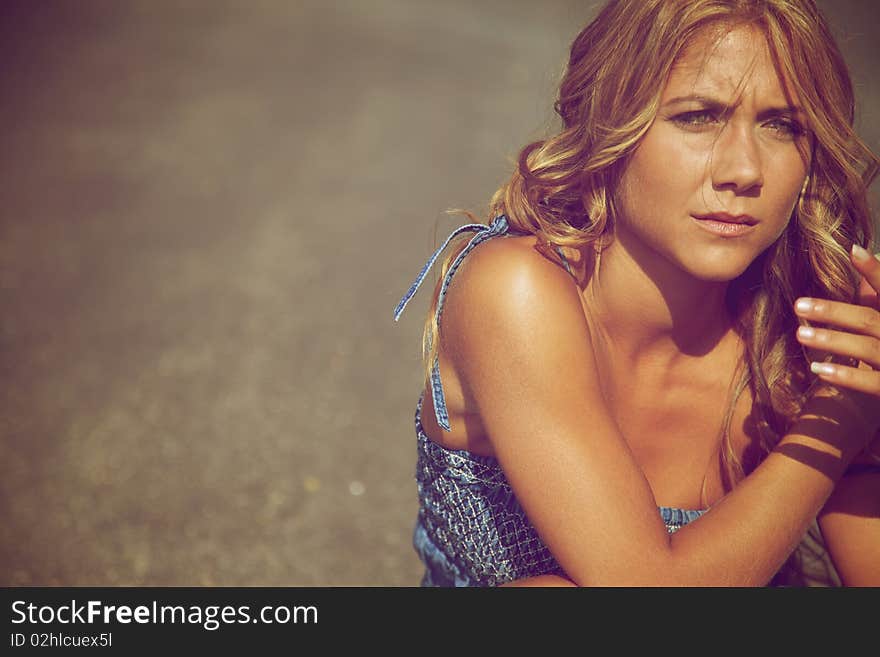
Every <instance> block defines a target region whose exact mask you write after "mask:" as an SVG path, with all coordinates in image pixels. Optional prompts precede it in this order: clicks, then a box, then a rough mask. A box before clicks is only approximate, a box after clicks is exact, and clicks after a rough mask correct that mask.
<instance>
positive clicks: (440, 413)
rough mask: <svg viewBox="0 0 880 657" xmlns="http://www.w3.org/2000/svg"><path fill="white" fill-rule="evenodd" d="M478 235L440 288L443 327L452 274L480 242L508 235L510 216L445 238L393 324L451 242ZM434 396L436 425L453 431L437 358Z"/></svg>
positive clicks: (398, 309) (467, 226)
mask: <svg viewBox="0 0 880 657" xmlns="http://www.w3.org/2000/svg"><path fill="white" fill-rule="evenodd" d="M469 231H470V232H475V233H476V235H474V236H473V237H472V238H471V240H470V242H468V244H467V246H465V248H464V249H462V251H461V253H459V254H458V255H457V256H456V257H455V260H453V261H452V264H451V265H450V267H449V271H448V272H447V273H446V277H445V278H444V279H443V284H442V285H441V286H440V293H439V295H438V297H437V311H436V317H437V327H438V329H439V327H440V317H441V315H442V313H443V302H444V300H445V297H446V290H447V288H448V287H449V283H450V281H451V280H452V276H453V274H455V271H456V270H457V269H458V267H459V265H460V264H461V261H462V260H463V259H464V257H465V256H466V255H467V254H468V253H470V251H472V250H473V249H474V247H475V246H477V245H478V244H479V243H480V242H485V241H486V240H487V239H489V238H491V237H494V236H495V235H502V234H504V233H506V232H508V223H507V217H506V216H504V215H503V214H502V215H499V216H497V217H495V219H493V220H492V223H491V224H489V225H488V226H487V225H485V224H465V225H464V226H460V227H459V228H456V229H455V230H454V231H453V232H452V234H451V235H450V236H449V237H447V238H446V241H445V242H443V244H442V245H441V246H440V248H439V249H437V250H436V251H435V252H434V255H432V256H431V258H430V259H429V260H428V262H427V263H425V266H424V267H422V271H421V272H419V275H418V276H416V280H415V281H413V284H412V285H411V286H410V288H409V290H408V291H407V293H406V294H405V295H403V298H402V299H401V300H400V302H399V303H398V304H397V307H396V308H395V309H394V321H395V322H396V321H398V320H399V319H400V316H401V315H402V314H403V310H404V309H405V308H406V305H407V304H408V303H409V302H410V299H412V298H413V296H415V293H416V292H418V289H419V287H420V286H421V285H422V283H423V282H424V280H425V277H426V276H427V275H428V271H430V269H431V267H432V266H433V265H434V262H436V260H437V258H439V257H440V254H441V253H443V251H444V250H445V249H446V247H447V246H449V243H450V242H451V241H452V240H453V239H454V238H455V237H457V236H458V235H460V234H461V233H465V232H469ZM431 393H432V396H433V400H434V415H435V417H436V418H437V424H439V425H440V427H442V428H443V429H444V430H445V431H451V427H450V425H449V414H448V412H447V409H446V398H445V396H444V394H443V385H442V384H441V382H440V359H439V358H438V357H437V356H435V357H434V364H433V366H432V368H431Z"/></svg>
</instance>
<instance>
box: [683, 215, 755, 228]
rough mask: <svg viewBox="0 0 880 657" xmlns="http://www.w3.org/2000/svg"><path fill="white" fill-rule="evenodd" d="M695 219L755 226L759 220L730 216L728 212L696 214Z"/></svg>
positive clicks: (744, 216) (749, 216)
mask: <svg viewBox="0 0 880 657" xmlns="http://www.w3.org/2000/svg"><path fill="white" fill-rule="evenodd" d="M694 218H695V219H699V220H701V221H718V222H721V223H725V224H744V225H746V226H754V225H755V224H756V223H758V220H757V219H755V218H754V217H752V216H751V215H748V214H729V213H727V212H713V213H712V214H695V215H694Z"/></svg>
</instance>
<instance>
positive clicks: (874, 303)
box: [858, 276, 880, 308]
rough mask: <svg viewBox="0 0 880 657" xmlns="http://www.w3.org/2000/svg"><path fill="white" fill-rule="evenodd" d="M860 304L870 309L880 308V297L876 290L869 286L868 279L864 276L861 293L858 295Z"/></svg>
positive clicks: (860, 287) (861, 281)
mask: <svg viewBox="0 0 880 657" xmlns="http://www.w3.org/2000/svg"><path fill="white" fill-rule="evenodd" d="M858 299H859V303H860V304H861V305H863V306H868V307H870V308H880V301H878V299H880V295H878V294H877V293H876V292H874V289H873V288H872V287H871V286H870V285H869V284H868V279H866V278H865V277H864V276H862V280H860V281H859V293H858Z"/></svg>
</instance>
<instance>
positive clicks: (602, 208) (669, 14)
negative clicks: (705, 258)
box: [423, 0, 880, 570]
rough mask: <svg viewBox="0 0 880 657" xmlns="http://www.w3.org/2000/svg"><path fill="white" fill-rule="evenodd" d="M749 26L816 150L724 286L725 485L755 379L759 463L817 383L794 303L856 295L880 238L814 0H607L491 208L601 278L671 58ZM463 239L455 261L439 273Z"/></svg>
mask: <svg viewBox="0 0 880 657" xmlns="http://www.w3.org/2000/svg"><path fill="white" fill-rule="evenodd" d="M744 25H748V26H754V27H756V28H758V29H760V30H761V31H762V32H763V34H764V35H765V37H766V39H767V44H768V46H769V50H770V54H771V57H772V59H773V62H774V65H775V67H776V69H777V73H778V74H779V75H780V78H781V79H784V80H786V81H788V82H789V84H790V85H791V88H790V92H792V93H794V94H795V95H796V96H797V97H798V99H799V100H800V104H801V106H802V108H803V111H804V114H805V115H806V118H807V128H808V130H809V132H810V133H811V134H812V140H811V142H812V153H811V154H810V155H811V167H810V171H809V174H808V178H807V180H806V182H805V184H804V188H803V190H802V193H801V195H800V198H799V200H798V202H797V205H796V207H795V209H794V211H793V213H792V216H791V220H790V221H789V223H788V226H787V228H786V230H785V231H784V233H783V234H782V236H781V237H780V238H779V239H778V240H777V241H776V242H775V243H774V244H773V245H772V246H771V247H770V248H768V249H767V250H766V251H765V252H764V253H762V254H761V255H760V256H759V257H758V258H756V259H755V261H754V262H753V263H752V264H751V265H750V266H749V268H748V269H747V270H746V271H745V272H744V273H743V274H742V275H741V276H739V277H738V278H737V279H735V280H733V281H731V283H730V285H729V286H728V292H727V305H728V307H729V309H730V310H731V315H732V316H733V317H734V318H735V322H736V326H737V329H738V331H739V334H740V335H741V336H742V340H743V343H744V358H743V359H742V362H741V363H740V366H739V368H738V370H737V371H736V372H735V373H733V377H734V385H732V387H731V394H730V398H729V400H728V404H727V410H726V413H725V416H724V420H723V423H722V429H721V444H722V449H721V453H720V459H721V463H722V472H723V473H724V475H725V479H726V481H725V482H724V483H725V487H726V488H727V489H728V490H729V489H730V488H732V487H733V486H735V485H736V483H738V482H739V481H740V480H741V479H742V478H743V477H744V476H745V475H746V474H747V468H746V467H745V466H744V464H743V463H742V462H740V459H739V458H738V457H737V455H736V453H735V451H734V449H733V446H732V444H731V440H730V422H731V417H732V415H733V409H734V407H735V405H736V401H737V399H738V398H739V396H740V394H741V393H742V391H743V390H744V389H745V388H746V386H748V387H749V389H750V391H751V393H752V399H753V400H754V403H753V408H752V420H753V422H754V427H755V433H756V434H757V438H756V449H757V453H758V454H757V457H756V462H757V461H759V460H760V459H761V458H763V456H764V455H766V454H767V453H768V452H769V451H770V450H771V449H772V448H773V447H774V446H775V444H776V443H777V442H778V441H779V439H780V438H781V437H782V436H783V435H784V434H785V433H786V431H787V430H788V429H789V428H790V426H791V424H792V422H793V421H794V419H795V418H796V416H797V414H798V413H799V411H800V409H801V407H802V405H803V403H804V401H805V399H806V396H807V394H808V392H809V390H808V388H809V381H810V380H811V378H810V376H809V374H808V366H809V361H810V357H809V354H808V353H807V352H806V351H805V350H804V349H803V348H802V347H801V345H800V344H799V343H798V342H797V341H796V339H795V337H794V328H795V327H796V326H797V324H798V323H804V322H803V320H799V319H798V318H797V317H796V316H795V315H794V312H793V310H792V306H793V303H794V300H795V299H796V298H797V297H800V296H810V297H822V298H828V299H835V300H842V301H846V302H850V303H851V302H853V301H854V300H855V299H856V293H857V287H858V279H857V275H856V273H855V272H854V270H853V269H852V267H851V265H850V260H849V250H850V248H851V246H852V245H853V244H854V243H855V244H859V245H860V246H863V247H865V248H868V249H871V248H872V241H873V239H874V229H873V226H872V220H871V213H870V208H869V207H868V197H867V189H868V186H869V185H870V183H871V181H872V180H873V179H874V177H875V176H876V174H877V170H878V164H880V160H878V158H877V156H876V155H874V154H873V153H872V152H871V150H870V149H869V148H868V147H867V146H866V145H865V144H864V142H863V141H862V140H861V139H860V138H859V137H858V135H857V134H856V133H855V131H854V128H853V124H854V115H855V99H854V93H853V86H852V82H851V79H850V75H849V71H848V68H847V65H846V63H845V61H844V59H843V57H842V55H841V53H840V51H839V49H838V47H837V45H836V43H835V40H834V37H833V35H832V33H831V30H830V29H829V26H828V24H827V23H826V21H825V19H824V18H823V16H822V15H821V13H820V12H819V10H818V9H817V7H816V6H815V4H814V2H813V0H612V1H611V2H609V3H608V4H606V5H605V6H604V7H603V8H602V9H601V11H600V12H599V14H598V15H597V16H596V18H595V19H594V20H593V21H592V22H591V23H590V24H589V25H587V26H586V27H585V28H584V29H583V30H582V31H581V32H580V33H579V34H578V35H577V37H576V38H575V40H574V42H573V44H572V46H571V52H570V57H569V60H568V64H567V66H566V69H565V72H564V74H563V77H562V80H561V83H560V86H559V94H558V98H557V99H556V102H555V105H554V108H555V110H556V113H557V114H558V115H559V117H560V119H561V122H562V125H561V129H560V130H559V131H558V132H557V133H556V134H553V135H552V136H550V137H548V138H546V139H542V140H540V141H536V142H533V143H530V144H528V145H526V146H525V147H524V148H523V149H522V151H521V152H520V154H519V158H518V161H517V166H516V169H515V171H514V172H513V174H512V175H511V177H510V179H509V180H508V181H507V182H506V183H505V184H504V185H503V186H502V187H501V188H500V189H498V191H496V192H495V194H494V195H493V197H492V199H491V201H490V203H489V207H488V217H489V218H492V217H495V216H497V215H500V214H504V215H506V216H507V218H508V221H509V223H510V225H511V227H512V228H514V229H516V230H518V231H522V232H526V233H531V234H534V235H535V236H537V238H538V243H539V245H541V246H548V245H558V246H560V247H573V248H577V249H581V248H582V247H585V246H588V247H590V248H589V249H585V250H584V252H586V253H590V252H592V253H593V254H594V255H593V257H592V258H591V260H592V268H593V272H594V275H595V271H596V270H597V268H598V267H599V263H600V261H601V252H602V248H603V246H604V245H606V244H607V243H608V240H609V239H613V234H614V221H615V214H616V213H615V207H614V192H615V188H616V185H617V183H618V181H619V180H620V177H621V175H622V173H623V171H624V170H625V168H626V166H627V163H628V161H629V158H630V156H631V155H632V153H633V152H634V150H635V149H636V147H637V146H638V145H639V143H640V140H641V139H642V137H643V136H644V135H645V133H646V132H647V131H648V129H649V128H650V126H651V124H652V122H653V120H654V117H655V116H656V114H657V111H658V107H659V104H660V97H661V94H662V91H663V88H664V85H665V81H666V80H667V78H668V76H669V73H670V70H671V68H672V66H673V64H674V62H675V61H676V58H677V57H678V56H679V55H680V53H681V52H682V51H683V49H684V48H685V47H686V46H687V45H688V44H689V43H691V42H692V41H693V40H694V39H695V38H696V36H697V35H698V34H701V33H703V32H704V30H707V29H709V28H716V29H718V30H719V32H718V33H719V36H720V35H723V33H724V30H729V29H734V28H736V27H739V26H744ZM456 212H460V213H462V214H465V215H467V216H468V217H469V218H470V220H472V221H478V220H479V219H478V218H477V217H476V216H475V215H474V214H473V213H471V212H468V211H463V210H459V211H456ZM463 247H464V242H462V243H461V244H459V245H458V248H454V249H453V250H452V253H450V255H449V256H448V257H447V258H446V260H445V261H444V263H443V267H442V270H441V276H440V281H442V279H443V277H445V275H446V272H447V271H448V267H449V265H450V263H451V262H452V260H453V259H454V258H455V256H456V255H457V254H458V253H459V252H460V250H461V248H463ZM438 292H439V282H438V286H437V287H436V288H435V290H434V298H433V303H432V306H431V310H430V312H429V314H428V318H427V320H426V322H425V328H424V333H423V356H424V365H425V375H426V381H427V380H428V378H429V376H430V369H431V365H432V364H433V362H434V359H435V357H436V355H437V352H438V346H439V330H438V326H437V323H436V320H435V309H436V304H437V295H438ZM813 359H815V358H813ZM750 460H751V459H750ZM801 570H803V568H801Z"/></svg>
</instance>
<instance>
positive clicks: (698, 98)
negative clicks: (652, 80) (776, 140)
mask: <svg viewBox="0 0 880 657" xmlns="http://www.w3.org/2000/svg"><path fill="white" fill-rule="evenodd" d="M685 102H696V103H700V104H701V105H703V106H704V107H705V108H706V109H710V110H714V111H718V112H725V111H727V109H729V107H730V105H728V104H727V103H725V102H723V101H721V100H719V99H717V98H712V97H710V96H702V95H700V94H690V95H688V96H676V97H675V98H670V99H669V100H667V101H666V102H665V103H663V107H666V106H667V105H675V104H677V103H685ZM787 114H803V109H801V108H800V107H798V106H797V105H783V106H781V107H769V108H767V109H766V110H764V111H762V112H761V113H760V114H759V116H760V117H762V118H763V117H769V116H780V115H787Z"/></svg>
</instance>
